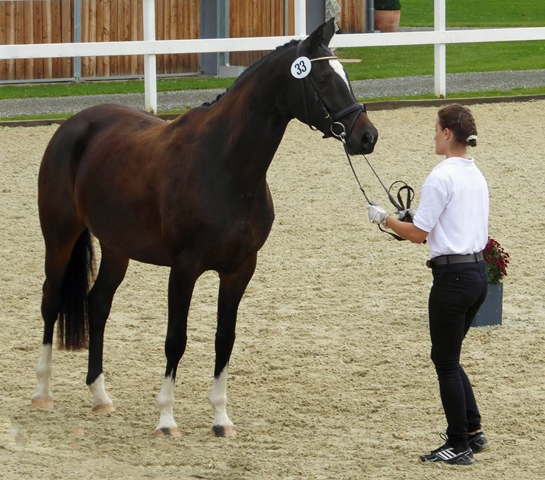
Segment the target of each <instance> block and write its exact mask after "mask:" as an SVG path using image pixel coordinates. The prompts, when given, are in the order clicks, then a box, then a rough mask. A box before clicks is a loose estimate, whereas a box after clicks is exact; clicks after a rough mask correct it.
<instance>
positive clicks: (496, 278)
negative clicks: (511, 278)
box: [483, 237, 509, 284]
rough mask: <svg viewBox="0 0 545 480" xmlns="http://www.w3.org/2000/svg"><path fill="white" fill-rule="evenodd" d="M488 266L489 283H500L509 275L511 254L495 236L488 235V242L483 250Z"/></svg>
mask: <svg viewBox="0 0 545 480" xmlns="http://www.w3.org/2000/svg"><path fill="white" fill-rule="evenodd" d="M483 254H484V260H485V262H486V268H487V270H488V283H492V284H494V283H500V282H501V281H502V279H503V277H505V276H507V265H508V264H509V254H508V253H507V252H506V251H505V250H504V249H503V248H502V247H501V245H500V244H499V243H498V242H496V240H494V239H493V238H490V237H488V243H487V244H486V247H485V249H484V250H483Z"/></svg>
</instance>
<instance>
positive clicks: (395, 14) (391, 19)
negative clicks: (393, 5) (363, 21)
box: [375, 10, 401, 32]
mask: <svg viewBox="0 0 545 480" xmlns="http://www.w3.org/2000/svg"><path fill="white" fill-rule="evenodd" d="M400 17H401V10H375V30H379V31H380V32H397V29H398V28H399V19H400Z"/></svg>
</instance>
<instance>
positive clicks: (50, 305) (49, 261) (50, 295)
mask: <svg viewBox="0 0 545 480" xmlns="http://www.w3.org/2000/svg"><path fill="white" fill-rule="evenodd" d="M72 237H73V238H71V239H70V240H69V241H66V242H64V244H63V245H62V246H60V247H56V248H54V247H52V246H51V245H49V246H47V244H46V254H45V277H46V279H45V282H44V285H43V295H42V317H43V320H44V335H43V342H42V353H41V355H40V359H39V360H38V365H37V366H36V375H37V377H38V386H37V387H36V393H34V395H33V396H32V402H31V404H32V406H33V407H36V408H46V409H52V408H53V396H52V394H51V390H50V380H51V371H52V361H51V357H52V346H53V331H54V327H55V322H56V321H57V318H58V315H59V311H60V309H61V304H62V290H63V279H64V275H65V272H66V268H67V266H68V263H69V262H70V258H71V255H72V249H73V247H74V245H75V243H76V241H77V238H78V235H77V234H75V235H73V236H72Z"/></svg>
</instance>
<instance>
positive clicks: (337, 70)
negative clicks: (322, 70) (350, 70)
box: [329, 60, 350, 90]
mask: <svg viewBox="0 0 545 480" xmlns="http://www.w3.org/2000/svg"><path fill="white" fill-rule="evenodd" d="M329 65H331V68H332V69H333V70H335V73H336V74H337V75H339V77H341V78H342V79H343V80H344V83H346V86H347V87H348V90H350V84H349V83H348V77H347V76H346V72H345V71H344V68H343V66H342V65H341V62H339V61H338V60H329Z"/></svg>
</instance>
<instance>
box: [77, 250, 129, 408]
mask: <svg viewBox="0 0 545 480" xmlns="http://www.w3.org/2000/svg"><path fill="white" fill-rule="evenodd" d="M101 248H102V259H101V261H100V269H99V271H98V276H97V279H96V281H95V284H94V285H93V288H92V289H91V291H90V292H89V368H88V372H87V381H86V383H87V385H88V386H89V389H90V390H91V393H92V394H93V412H95V413H109V412H113V411H114V410H115V408H114V405H113V402H112V401H111V400H110V397H108V394H107V393H106V389H105V387H104V374H103V373H102V356H103V347H104V328H105V326H106V320H107V319H108V315H109V314H110V309H111V306H112V301H113V298H114V294H115V291H116V290H117V287H119V285H120V284H121V282H122V281H123V278H125V273H126V272H127V267H128V265H129V259H128V258H126V257H123V256H120V255H118V254H116V253H114V252H112V251H111V250H109V249H108V248H107V247H105V246H104V245H102V244H101Z"/></svg>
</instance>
